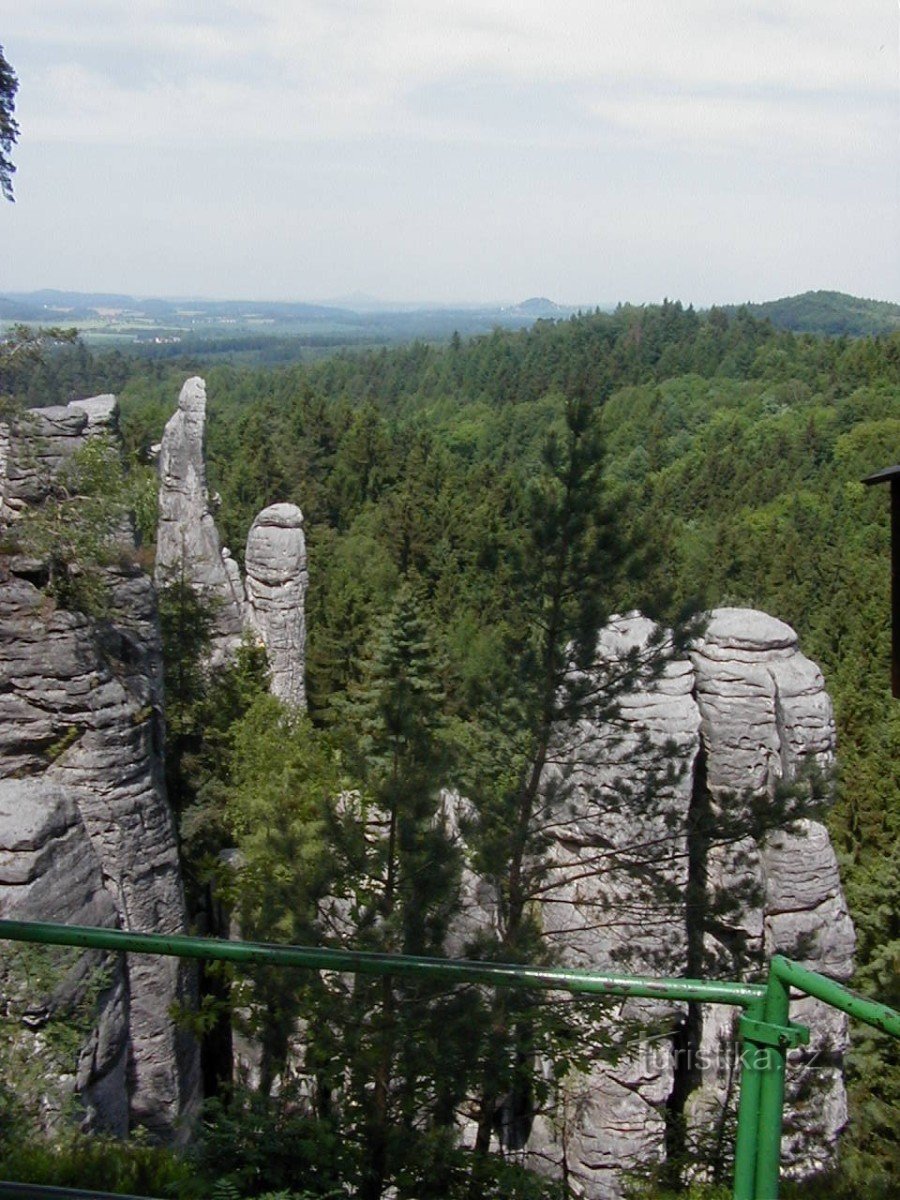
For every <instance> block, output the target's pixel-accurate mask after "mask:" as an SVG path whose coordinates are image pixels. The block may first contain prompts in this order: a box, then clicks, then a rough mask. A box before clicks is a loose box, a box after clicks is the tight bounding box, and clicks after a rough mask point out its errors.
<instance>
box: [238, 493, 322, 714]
mask: <svg viewBox="0 0 900 1200" xmlns="http://www.w3.org/2000/svg"><path fill="white" fill-rule="evenodd" d="M244 563H245V565H246V570H247V589H246V590H247V605H246V611H245V619H246V621H247V624H248V626H249V627H250V628H251V629H253V630H255V632H256V633H257V634H258V635H259V637H260V639H261V640H262V643H263V645H264V646H265V648H266V653H267V655H268V659H269V670H270V672H271V690H272V692H273V694H274V695H276V696H277V697H278V698H279V700H283V701H284V702H285V703H286V704H292V705H294V706H295V707H297V708H305V707H306V681H305V672H304V666H305V649H306V616H305V612H304V607H303V605H304V598H305V596H306V586H307V575H306V541H305V539H304V537H303V514H302V513H301V512H300V509H299V508H298V507H297V506H296V504H272V505H270V507H269V508H264V509H263V511H262V512H261V513H260V514H259V516H258V517H257V518H256V520H255V521H254V522H253V524H252V525H251V526H250V532H249V534H248V535H247V551H246V554H245V556H244Z"/></svg>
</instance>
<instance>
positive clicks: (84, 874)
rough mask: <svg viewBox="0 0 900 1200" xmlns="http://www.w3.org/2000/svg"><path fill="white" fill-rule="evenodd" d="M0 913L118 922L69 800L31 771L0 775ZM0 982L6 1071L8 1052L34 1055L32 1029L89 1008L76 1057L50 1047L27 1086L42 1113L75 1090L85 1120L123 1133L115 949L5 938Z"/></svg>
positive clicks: (123, 1016)
mask: <svg viewBox="0 0 900 1200" xmlns="http://www.w3.org/2000/svg"><path fill="white" fill-rule="evenodd" d="M63 882H64V886H63ZM0 913H2V915H3V917H4V918H6V919H11V920H20V921H57V922H61V923H63V924H70V925H95V926H105V927H108V928H115V927H116V925H117V924H118V912H117V909H116V905H115V902H114V900H113V898H112V896H111V895H110V893H109V892H108V891H107V890H106V888H105V887H104V883H103V870H102V867H101V865H100V860H99V859H98V857H97V854H96V852H95V850H94V847H93V845H92V844H91V840H90V837H89V836H88V833H87V830H86V829H85V826H84V822H83V821H82V819H81V814H80V813H79V810H78V804H77V802H76V800H75V797H74V795H73V794H72V792H71V791H70V790H68V789H66V788H64V787H62V786H60V785H59V784H56V783H52V782H50V781H49V780H46V779H43V778H40V777H38V778H31V779H3V780H0ZM36 959H37V960H38V961H37V962H36V961H35V960H36ZM42 968H43V969H42ZM45 977H50V978H51V979H52V983H51V982H48V981H47V979H46V978H45ZM0 987H2V992H3V995H4V997H5V998H6V1000H7V1003H10V1002H11V1003H12V1007H13V1010H14V1011H16V1012H18V1013H19V1014H20V1020H21V1024H22V1028H21V1029H20V1031H19V1033H18V1036H16V1034H12V1035H11V1036H10V1038H9V1040H8V1042H7V1043H6V1046H5V1047H4V1057H5V1058H7V1059H10V1058H11V1059H13V1061H12V1062H9V1061H5V1062H4V1068H5V1072H4V1073H5V1074H8V1073H9V1071H10V1068H13V1069H14V1067H15V1065H16V1062H15V1060H16V1059H17V1058H24V1059H27V1058H28V1057H30V1056H32V1055H33V1053H34V1047H33V1045H32V1044H31V1043H32V1040H33V1039H32V1036H30V1034H31V1031H32V1030H36V1031H43V1030H45V1029H47V1028H48V1026H51V1024H52V1022H54V1021H55V1020H60V1021H63V1022H65V1021H67V1020H69V1019H70V1017H71V1015H72V1014H73V1013H74V1014H78V1013H79V1010H81V1009H83V1008H84V1007H85V1006H90V1008H91V1009H92V1010H93V1013H94V1014H95V1015H93V1016H92V1019H91V1028H90V1030H89V1032H88V1033H87V1035H86V1036H85V1038H84V1040H83V1043H82V1045H81V1047H80V1050H79V1053H78V1057H77V1059H76V1060H71V1059H69V1060H68V1061H66V1059H65V1056H61V1057H60V1061H58V1062H53V1061H52V1059H53V1057H54V1055H53V1051H52V1049H49V1048H45V1050H44V1054H45V1055H47V1056H48V1057H49V1058H50V1059H51V1061H49V1062H47V1063H46V1064H45V1066H46V1069H45V1070H43V1071H42V1078H41V1079H40V1080H39V1081H38V1080H34V1081H32V1084H31V1087H32V1088H34V1090H35V1091H36V1092H37V1094H38V1096H39V1099H40V1102H41V1107H42V1109H43V1110H44V1112H45V1113H48V1114H51V1120H52V1119H54V1118H57V1119H58V1118H59V1117H60V1116H61V1115H62V1113H63V1111H64V1109H65V1107H66V1101H67V1100H68V1099H69V1098H70V1097H71V1096H72V1095H73V1094H75V1093H77V1094H78V1096H79V1098H80V1100H81V1103H82V1105H83V1107H84V1111H85V1124H86V1125H87V1126H88V1127H89V1128H101V1129H105V1130H108V1131H109V1132H111V1133H115V1134H119V1135H124V1134H125V1133H127V1131H128V1091H127V1086H126V1068H127V1063H128V1054H129V1038H128V1014H127V979H126V973H125V969H124V963H123V962H122V961H121V959H120V958H119V956H117V955H107V954H101V953H99V952H97V951H89V952H88V953H85V954H81V953H78V952H77V951H63V950H60V949H57V948H51V947H23V946H21V945H16V946H11V947H8V948H7V949H5V950H4V954H3V959H2V965H0ZM38 1036H39V1033H38ZM54 1067H55V1068H56V1070H55V1071H54V1070H53V1068H54ZM23 1090H27V1089H26V1088H20V1089H19V1094H20V1099H21V1098H23V1097H22V1095H21V1093H22V1091H23ZM27 1099H28V1100H32V1101H33V1100H34V1099H35V1097H34V1096H28V1097H27Z"/></svg>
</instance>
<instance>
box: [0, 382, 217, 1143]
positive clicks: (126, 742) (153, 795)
mask: <svg viewBox="0 0 900 1200" xmlns="http://www.w3.org/2000/svg"><path fill="white" fill-rule="evenodd" d="M114 427H115V405H114V401H113V400H112V398H111V397H95V398H92V399H90V400H88V401H82V402H78V403H74V404H71V405H68V406H67V407H66V408H63V409H49V410H35V411H34V412H32V413H30V414H28V416H27V418H26V420H24V421H22V422H21V423H20V424H19V425H18V427H17V428H16V429H15V430H14V431H13V432H12V434H11V435H10V436H9V443H8V444H9V451H8V455H7V462H6V468H5V472H4V478H3V502H4V512H5V514H6V516H7V519H11V520H15V514H16V513H21V512H22V510H23V509H24V507H26V506H27V505H28V504H32V503H37V502H39V501H40V499H41V498H42V494H43V491H44V490H46V488H47V486H48V484H49V482H50V481H51V480H52V478H53V475H54V473H55V472H56V471H58V470H59V468H60V467H61V466H62V464H63V463H64V462H65V461H66V460H67V459H68V458H70V457H71V455H72V454H74V453H75V452H76V450H77V449H78V448H79V446H81V445H83V444H84V440H85V438H86V437H89V436H92V435H93V433H94V432H96V431H99V430H103V431H107V432H109V431H110V430H112V429H114ZM13 532H14V531H13ZM131 548H132V550H133V542H132V544H131ZM123 549H124V547H123ZM41 582H42V580H41V564H40V563H39V562H34V561H31V560H28V559H25V558H22V557H21V556H19V557H17V556H15V555H12V556H5V557H4V558H3V560H2V573H0V780H3V781H5V782H4V783H3V789H4V790H3V792H2V794H0V795H2V800H3V803H2V804H0V846H2V847H3V849H4V854H3V856H2V858H0V884H2V887H0V913H2V915H3V916H4V917H13V916H25V917H28V918H29V919H35V920H47V921H63V922H71V921H78V920H81V919H82V917H84V918H85V919H86V923H88V924H92V923H95V921H96V923H100V924H110V925H113V924H119V925H120V926H121V927H123V928H126V929H137V930H143V931H148V932H158V933H177V932H183V931H184V929H185V927H186V914H185V906H184V896H183V891H182V885H181V877H180V872H179V864H178V853H177V846H176V839H175V831H174V827H173V822H172V816H171V812H170V810H169V806H168V802H167V799H166V794H165V786H164V781H163V764H162V746H163V729H162V713H161V708H160V702H161V677H162V667H161V658H160V647H159V627H158V620H157V615H156V602H155V593H154V590H153V585H152V583H151V581H150V580H149V579H148V578H147V577H146V576H145V575H143V574H142V573H141V571H140V570H139V569H138V567H137V566H135V565H130V564H129V563H128V562H127V558H125V557H123V559H122V561H121V562H120V563H119V564H118V565H117V566H116V567H114V568H110V569H109V571H108V574H107V579H106V584H107V587H108V591H109V612H108V615H107V616H106V617H104V619H102V620H100V619H96V618H93V617H90V616H87V615H85V614H83V613H80V612H76V611H68V610H66V609H64V608H61V607H59V606H58V605H57V604H56V603H55V602H54V601H53V600H52V599H51V598H50V597H48V596H47V595H46V594H45V593H44V591H43V590H41V587H40V584H41ZM88 918H89V919H88ZM85 957H86V958H89V956H85ZM77 971H82V968H81V967H78V968H77ZM77 971H76V974H77ZM111 971H112V975H111V980H112V982H111V984H110V988H109V989H106V990H105V991H104V992H102V993H101V994H100V996H99V997H98V1004H99V1006H100V1010H99V1017H98V1021H97V1023H96V1025H94V1027H93V1028H92V1029H91V1031H90V1032H89V1033H88V1035H87V1040H86V1042H85V1046H84V1047H83V1048H82V1050H81V1052H80V1055H79V1065H78V1068H77V1070H76V1071H75V1072H74V1074H75V1079H74V1082H73V1087H74V1089H75V1090H76V1091H77V1092H78V1093H79V1094H80V1095H81V1097H82V1099H83V1101H84V1102H85V1103H86V1105H87V1111H88V1117H89V1119H90V1120H92V1121H94V1123H96V1124H98V1125H102V1126H105V1127H109V1128H112V1129H116V1130H120V1129H121V1127H122V1125H123V1122H124V1120H125V1116H124V1114H126V1113H127V1114H128V1116H127V1119H128V1121H129V1122H130V1123H131V1124H132V1125H134V1124H141V1125H145V1126H146V1127H147V1128H148V1129H150V1130H151V1132H153V1133H154V1134H155V1135H157V1136H159V1137H163V1138H171V1137H174V1136H178V1134H179V1129H180V1127H181V1126H180V1123H181V1121H182V1118H183V1117H184V1116H185V1114H188V1115H190V1113H191V1112H192V1110H193V1108H194V1107H195V1105H196V1102H197V1098H198V1087H199V1071H198V1056H197V1048H196V1045H195V1043H194V1041H193V1039H192V1038H191V1037H190V1036H189V1035H187V1034H185V1033H182V1032H180V1031H179V1029H178V1028H177V1027H176V1025H175V1024H174V1022H173V1020H172V1017H171V1009H172V1007H173V1006H174V1005H176V1004H183V1003H189V1002H190V1001H191V999H192V996H193V973H192V971H191V969H190V968H189V967H186V966H182V965H181V964H180V963H179V961H178V960H176V959H161V960H154V959H151V958H147V957H146V956H142V955H129V956H127V959H125V960H124V961H122V962H118V961H114V962H113V966H112V967H111ZM60 987H61V991H60V993H59V995H60V997H62V999H60V1001H59V1002H60V1003H63V1004H64V1003H68V1002H69V1000H66V998H65V997H66V996H67V995H68V994H69V993H67V991H66V988H67V987H68V984H66V983H65V980H64V981H63V982H62V983H61V985H60ZM70 991H71V989H70ZM69 999H71V996H70V995H69ZM123 1029H124V1030H125V1032H124V1034H123ZM86 1056H87V1057H86ZM126 1078H127V1092H126V1087H125V1083H126Z"/></svg>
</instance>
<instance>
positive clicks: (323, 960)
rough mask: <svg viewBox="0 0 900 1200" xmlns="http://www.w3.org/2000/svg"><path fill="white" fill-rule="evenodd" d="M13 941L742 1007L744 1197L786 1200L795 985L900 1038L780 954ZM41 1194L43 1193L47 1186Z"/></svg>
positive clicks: (798, 1031)
mask: <svg viewBox="0 0 900 1200" xmlns="http://www.w3.org/2000/svg"><path fill="white" fill-rule="evenodd" d="M5 939H8V940H11V941H19V942H37V943H42V944H44V945H53V946H83V947H86V948H90V949H95V950H114V951H128V952H129V953H133V954H164V955H171V956H175V957H178V958H195V959H205V960H214V961H218V962H233V963H239V964H243V965H245V966H250V965H255V964H263V963H264V964H267V965H269V966H282V967H306V968H308V969H311V970H320V971H342V972H351V973H355V974H360V975H418V976H420V977H425V978H429V979H435V980H438V981H440V982H444V983H446V984H448V985H452V984H457V983H476V984H482V985H485V986H491V987H517V988H527V989H531V990H535V989H540V990H545V991H561V992H571V993H572V994H575V995H589V996H626V997H628V996H632V997H641V998H646V999H654V1000H682V1001H690V1000H694V1001H698V1002H700V1003H705V1004H728V1005H732V1006H734V1007H738V1008H741V1009H742V1010H743V1012H742V1015H741V1018H740V1022H739V1026H738V1028H739V1037H740V1040H741V1043H742V1051H741V1068H742V1069H741V1081H740V1101H739V1107H738V1127H737V1139H736V1143H735V1163H734V1200H777V1197H778V1176H779V1163H780V1157H781V1127H782V1119H783V1113H784V1077H785V1062H786V1058H787V1053H788V1051H789V1050H790V1049H792V1048H793V1047H795V1046H801V1045H806V1044H807V1043H808V1042H809V1029H808V1028H806V1027H805V1026H803V1025H797V1024H794V1023H793V1022H791V1021H790V1019H789V1015H788V1003H789V998H790V989H791V988H794V989H796V990H797V991H799V992H803V993H805V994H806V995H809V996H814V997H815V998H816V999H818V1000H821V1001H823V1003H825V1004H829V1005H831V1006H832V1007H833V1008H838V1009H840V1010H841V1012H845V1013H847V1014H849V1015H850V1016H852V1017H855V1018H856V1019H857V1020H859V1021H864V1022H866V1024H868V1025H873V1026H875V1027H876V1028H878V1029H882V1030H884V1031H885V1032H887V1033H889V1034H892V1035H893V1036H894V1037H900V1013H897V1012H895V1011H894V1010H893V1009H891V1008H888V1007H887V1005H884V1004H878V1003H876V1002H874V1001H872V1000H867V999H865V998H864V997H862V996H858V995H856V994H855V993H854V992H851V991H849V990H848V989H847V988H845V987H842V986H841V985H840V984H838V983H835V982H834V981H833V980H831V979H826V978H825V977H824V976H822V975H817V974H816V973H815V972H814V971H808V970H806V969H805V968H804V967H801V966H799V965H798V964H797V963H795V962H791V961H790V960H789V959H787V958H782V957H780V956H776V957H774V958H773V959H772V960H771V962H770V964H769V975H768V980H767V982H766V983H764V984H763V983H732V982H720V981H704V980H701V979H652V978H643V977H641V976H637V975H614V974H607V973H605V972H600V971H575V970H569V969H566V968H562V967H549V968H548V967H529V966H521V965H513V964H506V963H480V962H471V961H463V960H454V959H437V958H415V957H412V956H408V955H397V954H371V953H364V952H361V951H356V950H330V949H320V948H318V947H312V946H277V945H265V944H261V943H255V942H233V941H223V940H220V939H215V938H199V937H187V936H181V935H166V934H150V933H130V932H127V931H123V930H118V929H93V928H88V927H86V926H79V925H54V924H46V923H37V922H30V921H0V940H5ZM4 1186H6V1187H16V1186H20V1185H0V1189H2V1188H3V1187H4ZM2 1194H3V1192H2V1190H0V1195H2ZM8 1194H11V1193H8ZM17 1194H21V1193H17ZM32 1194H34V1195H37V1194H38V1192H37V1190H35V1191H33V1193H32ZM55 1194H57V1195H62V1194H67V1195H71V1196H77V1195H78V1194H79V1193H77V1192H68V1193H63V1192H61V1191H60V1190H59V1189H57V1190H56V1193H55Z"/></svg>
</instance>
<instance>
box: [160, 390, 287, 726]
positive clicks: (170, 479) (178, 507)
mask: <svg viewBox="0 0 900 1200" xmlns="http://www.w3.org/2000/svg"><path fill="white" fill-rule="evenodd" d="M205 421H206V384H205V383H204V381H203V380H202V379H200V378H198V377H194V378H193V379H189V380H188V381H187V382H186V383H185V385H184V387H183V388H182V389H181V396H180V398H179V401H178V411H177V412H176V413H175V414H174V416H172V417H171V419H170V420H169V422H168V424H167V425H166V429H165V433H164V434H163V440H162V444H161V446H160V453H159V473H160V490H159V518H160V519H159V530H158V534H157V548H156V580H157V584H158V585H159V586H165V585H166V584H167V583H168V582H170V581H173V580H176V581H177V580H183V581H184V582H186V583H188V584H190V585H191V587H193V588H194V589H195V590H196V591H197V592H198V593H199V594H200V595H202V596H204V597H206V598H207V599H208V600H209V601H210V602H211V604H212V605H213V615H214V619H215V637H214V646H213V654H212V662H213V665H217V664H219V663H221V662H223V661H226V660H227V658H228V657H229V656H230V655H231V654H233V653H234V651H235V649H236V648H237V645H238V643H239V642H240V639H241V635H242V633H243V632H244V631H245V630H246V631H247V632H249V633H251V634H253V635H254V636H256V637H258V638H259V640H260V641H261V642H262V644H263V646H264V647H265V649H266V654H267V657H268V660H269V669H270V672H271V690H272V692H273V694H274V695H276V696H278V697H279V699H281V700H284V701H285V703H287V704H292V705H295V706H296V707H299V708H304V707H305V706H306V689H305V662H306V617H305V613H304V600H305V596H306V586H307V573H306V541H305V539H304V536H303V514H302V512H301V511H300V509H299V508H298V507H297V506H296V504H272V505H270V506H269V507H268V508H265V509H263V511H262V512H261V513H260V514H259V515H258V516H257V518H256V520H255V521H254V522H253V524H252V526H251V528H250V533H249V535H248V537H247V547H246V552H245V565H246V575H247V578H246V586H245V583H244V581H243V580H242V579H241V572H240V568H239V566H238V564H237V563H236V562H235V560H234V559H233V558H232V557H231V553H230V551H229V550H228V549H227V548H224V547H223V546H222V544H221V542H220V540H219V534H218V532H217V530H216V525H215V521H214V519H213V515H212V509H211V505H210V500H209V493H208V490H207V486H206V461H205V457H204V448H203V439H204V428H205Z"/></svg>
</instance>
